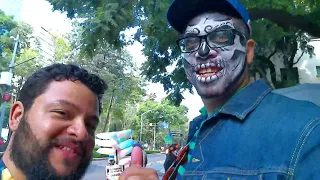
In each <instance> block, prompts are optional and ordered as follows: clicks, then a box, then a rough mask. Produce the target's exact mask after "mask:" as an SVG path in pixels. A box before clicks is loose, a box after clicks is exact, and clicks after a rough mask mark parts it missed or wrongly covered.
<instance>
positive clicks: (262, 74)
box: [253, 61, 274, 89]
mask: <svg viewBox="0 0 320 180" xmlns="http://www.w3.org/2000/svg"><path fill="white" fill-rule="evenodd" d="M253 65H254V66H255V67H256V69H257V70H258V73H259V74H260V75H261V76H262V78H263V79H264V80H265V82H266V83H267V84H268V85H269V86H270V87H272V88H273V89H274V86H273V85H272V83H270V82H269V80H268V78H267V75H266V73H265V71H264V70H263V69H262V68H261V67H260V66H259V65H258V64H257V63H255V61H253Z"/></svg>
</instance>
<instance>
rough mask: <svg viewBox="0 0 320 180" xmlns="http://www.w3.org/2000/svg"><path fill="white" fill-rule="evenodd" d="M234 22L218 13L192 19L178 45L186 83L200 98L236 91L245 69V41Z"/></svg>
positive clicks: (235, 20)
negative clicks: (193, 88)
mask: <svg viewBox="0 0 320 180" xmlns="http://www.w3.org/2000/svg"><path fill="white" fill-rule="evenodd" d="M235 23H237V19H233V18H231V17H229V16H226V15H222V14H220V13H206V14H202V15H199V16H197V17H195V18H194V19H193V20H191V22H190V23H189V25H188V26H187V28H186V31H185V33H184V38H182V40H179V46H180V49H181V50H182V55H183V57H184V68H185V72H186V75H187V77H188V79H189V81H190V82H191V83H192V84H193V86H194V87H195V88H196V90H197V92H198V94H199V95H200V96H201V97H202V98H215V97H219V96H221V95H223V94H224V93H225V92H226V91H228V90H229V89H230V88H237V86H239V81H240V79H241V77H242V76H243V74H244V72H245V68H246V38H245V37H244V36H243V35H242V34H241V33H240V32H239V31H237V30H236V29H235V27H236V24H235Z"/></svg>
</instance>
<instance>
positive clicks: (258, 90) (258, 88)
mask: <svg viewBox="0 0 320 180" xmlns="http://www.w3.org/2000/svg"><path fill="white" fill-rule="evenodd" d="M271 91H272V89H271V88H270V87H269V86H268V85H267V83H266V82H265V81H264V80H258V81H255V82H254V83H252V84H250V85H248V86H247V87H246V88H245V89H243V90H242V91H241V93H238V94H236V95H235V96H233V97H232V98H231V99H230V100H229V101H228V102H227V103H226V104H225V105H224V106H223V107H222V108H221V110H220V113H223V114H229V115H233V116H236V117H237V118H238V119H239V120H242V121H243V120H244V119H245V118H246V116H247V115H248V114H249V113H250V112H252V111H253V110H254V109H255V108H256V107H257V106H258V105H259V104H260V103H261V101H262V100H263V99H264V98H265V97H266V95H267V94H269V93H270V92H271Z"/></svg>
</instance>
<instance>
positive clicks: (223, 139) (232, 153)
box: [179, 80, 320, 180]
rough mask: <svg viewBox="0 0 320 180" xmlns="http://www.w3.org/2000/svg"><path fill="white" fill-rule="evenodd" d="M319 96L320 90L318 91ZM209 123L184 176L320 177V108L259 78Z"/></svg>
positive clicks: (195, 125) (227, 179) (231, 179)
mask: <svg viewBox="0 0 320 180" xmlns="http://www.w3.org/2000/svg"><path fill="white" fill-rule="evenodd" d="M319 94H320V92H319ZM202 121H205V123H204V124H203V126H202V127H201V129H200V132H199V134H198V137H197V139H196V147H195V149H194V150H193V151H192V152H191V153H192V154H191V156H192V160H191V161H190V162H189V163H188V164H186V165H185V166H184V168H185V173H184V175H183V176H182V177H179V179H214V180H216V179H217V180H220V179H221V180H244V179H245V180H251V179H252V180H253V179H261V180H262V179H263V180H274V179H279V180H280V179H281V180H286V179H288V180H292V179H298V180H300V179H301V180H311V179H320V107H318V106H316V105H314V104H312V103H310V102H306V101H298V100H293V99H290V98H287V97H285V96H282V95H279V94H275V93H272V89H271V88H269V87H268V85H267V84H266V83H265V82H264V81H263V80H259V81H256V82H254V83H252V84H251V85H249V86H248V87H246V88H245V89H243V90H242V91H241V92H240V93H238V94H236V95H235V96H233V97H232V98H231V99H230V100H229V101H228V102H227V103H226V104H225V105H224V106H223V107H222V108H221V109H220V110H219V111H218V112H217V113H213V114H211V115H210V116H209V117H207V116H206V115H200V116H198V117H196V118H195V119H194V120H193V121H191V122H190V128H189V135H188V136H189V137H188V139H191V138H192V137H193V135H194V133H195V132H196V130H197V129H199V125H200V123H201V122H202Z"/></svg>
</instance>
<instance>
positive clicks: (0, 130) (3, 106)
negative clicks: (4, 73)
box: [0, 34, 19, 136]
mask: <svg viewBox="0 0 320 180" xmlns="http://www.w3.org/2000/svg"><path fill="white" fill-rule="evenodd" d="M14 41H15V43H14V49H13V54H12V58H11V62H10V65H9V72H10V73H11V74H12V72H13V68H14V60H15V58H16V54H17V49H18V44H19V34H17V37H16V38H14ZM10 83H11V82H10ZM10 86H11V84H10ZM3 92H4V93H5V92H6V87H4V91H3ZM6 107H7V101H3V103H2V109H1V116H0V136H1V133H2V127H3V120H4V114H5V112H6Z"/></svg>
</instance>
